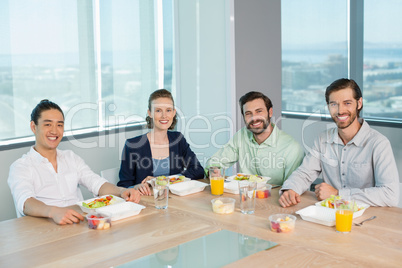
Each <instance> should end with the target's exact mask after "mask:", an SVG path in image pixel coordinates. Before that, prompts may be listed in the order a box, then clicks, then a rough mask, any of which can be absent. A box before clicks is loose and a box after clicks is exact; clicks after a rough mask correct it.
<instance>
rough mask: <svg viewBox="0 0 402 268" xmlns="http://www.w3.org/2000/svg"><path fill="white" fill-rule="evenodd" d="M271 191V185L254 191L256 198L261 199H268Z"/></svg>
mask: <svg viewBox="0 0 402 268" xmlns="http://www.w3.org/2000/svg"><path fill="white" fill-rule="evenodd" d="M271 189H272V185H271V184H265V186H264V187H262V188H260V189H257V191H256V197H257V198H260V199H263V198H268V197H270V196H271Z"/></svg>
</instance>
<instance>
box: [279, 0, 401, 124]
mask: <svg viewBox="0 0 402 268" xmlns="http://www.w3.org/2000/svg"><path fill="white" fill-rule="evenodd" d="M359 3H363V2H361V1H356V2H355V1H346V0H344V1H319V0H302V1H298V0H283V1H282V94H283V95H282V101H283V104H282V107H283V112H284V113H285V114H286V113H288V114H289V113H293V114H303V113H313V112H316V111H318V110H322V109H324V110H326V107H325V106H326V103H325V98H324V92H325V88H326V87H327V86H328V85H329V84H330V83H331V82H333V81H334V80H336V79H339V78H342V77H350V78H352V79H354V80H356V81H357V82H358V84H359V86H360V88H361V89H362V91H363V98H364V109H363V111H362V115H363V116H364V118H366V119H369V120H370V119H371V120H393V121H399V122H402V33H401V31H400V30H399V28H400V26H401V25H402V18H401V17H400V16H399V14H401V12H402V2H401V1H397V0H393V1H385V2H384V1H382V2H381V3H378V1H375V0H365V1H364V4H359ZM300 10H303V12H300ZM348 14H351V15H350V17H349V15H348ZM360 36H361V38H360Z"/></svg>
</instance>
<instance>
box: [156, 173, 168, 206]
mask: <svg viewBox="0 0 402 268" xmlns="http://www.w3.org/2000/svg"><path fill="white" fill-rule="evenodd" d="M152 188H153V192H154V199H155V208H157V209H166V208H167V207H168V199H169V178H157V179H156V180H155V182H154V183H152Z"/></svg>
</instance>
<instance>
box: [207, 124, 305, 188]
mask: <svg viewBox="0 0 402 268" xmlns="http://www.w3.org/2000/svg"><path fill="white" fill-rule="evenodd" d="M272 127H273V131H272V133H271V135H270V136H269V137H268V138H267V139H266V140H265V141H264V142H263V143H261V144H258V143H257V142H256V141H255V139H254V136H253V133H252V132H251V131H249V130H248V129H247V128H246V127H244V128H242V129H241V130H239V131H238V132H237V133H236V134H235V135H234V136H233V138H232V139H231V140H230V141H229V142H228V143H227V144H226V145H225V146H224V147H222V148H221V149H219V151H217V152H216V153H215V154H214V155H213V156H212V157H211V158H210V159H209V160H208V162H207V165H206V170H207V169H208V167H210V166H223V167H226V168H228V167H230V166H232V165H233V164H235V163H236V162H239V168H240V169H239V172H240V173H245V174H253V175H260V176H266V177H271V180H270V181H269V183H271V184H278V185H282V184H283V182H284V181H285V180H286V179H287V178H288V177H289V176H290V174H291V173H292V172H293V171H294V170H295V169H296V168H297V167H298V166H300V164H301V162H302V161H303V157H304V151H303V149H302V147H301V146H300V144H299V143H298V142H297V141H295V140H294V139H293V138H292V137H291V136H290V135H288V134H286V133H285V132H283V131H282V130H280V129H279V128H278V127H276V126H275V124H272Z"/></svg>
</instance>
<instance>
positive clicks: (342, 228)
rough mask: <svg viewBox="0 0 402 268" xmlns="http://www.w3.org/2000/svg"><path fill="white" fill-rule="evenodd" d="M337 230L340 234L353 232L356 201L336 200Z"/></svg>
mask: <svg viewBox="0 0 402 268" xmlns="http://www.w3.org/2000/svg"><path fill="white" fill-rule="evenodd" d="M334 208H335V225H336V226H335V228H336V231H337V232H338V233H344V234H346V233H350V231H351V230H352V221H353V212H354V209H355V201H354V200H352V199H340V200H335V202H334Z"/></svg>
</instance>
